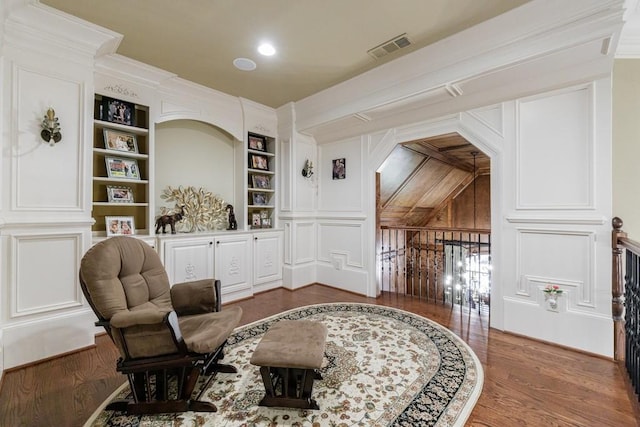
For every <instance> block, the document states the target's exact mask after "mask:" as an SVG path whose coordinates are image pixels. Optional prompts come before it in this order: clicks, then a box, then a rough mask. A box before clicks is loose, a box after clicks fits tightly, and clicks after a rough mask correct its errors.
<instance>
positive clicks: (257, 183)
mask: <svg viewBox="0 0 640 427" xmlns="http://www.w3.org/2000/svg"><path fill="white" fill-rule="evenodd" d="M251 180H252V181H253V183H252V184H253V188H259V189H261V190H269V189H271V180H270V179H269V177H268V176H267V175H253V176H252V177H251Z"/></svg>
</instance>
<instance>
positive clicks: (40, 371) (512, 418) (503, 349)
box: [0, 285, 640, 427]
mask: <svg viewBox="0 0 640 427" xmlns="http://www.w3.org/2000/svg"><path fill="white" fill-rule="evenodd" d="M324 302H364V303H370V304H380V305H386V306H392V307H397V308H400V309H404V310H407V311H411V312H413V313H416V314H419V315H422V316H425V317H428V318H430V319H432V320H434V321H436V322H438V323H440V324H442V325H444V326H446V327H448V328H449V329H451V330H452V331H453V332H455V333H456V334H457V335H459V336H460V337H462V338H463V339H464V340H465V341H466V342H467V343H468V344H469V346H470V347H471V348H472V349H473V350H474V352H475V353H476V354H477V355H478V358H479V359H480V361H481V362H482V365H483V367H484V375H485V379H484V388H483V391H482V395H481V396H480V399H479V401H478V403H477V405H476V407H475V408H474V410H473V412H472V414H471V417H470V418H469V422H468V423H467V425H468V426H498V427H501V426H505V427H506V426H508V427H511V426H598V427H599V426H616V427H620V426H637V425H640V424H638V421H637V420H638V412H637V411H638V410H637V405H636V404H634V403H632V400H630V397H629V395H628V394H627V389H626V384H625V379H624V377H623V375H622V373H621V372H620V370H619V368H618V365H617V364H615V363H614V362H612V361H609V360H605V359H602V358H599V357H595V356H590V355H586V354H582V353H579V352H574V351H571V350H567V349H563V348H560V347H557V346H553V345H549V344H544V343H540V342H537V341H533V340H530V339H527V338H523V337H518V336H515V335H511V334H506V333H502V332H500V331H496V330H493V329H489V328H488V325H487V323H488V319H487V316H486V314H485V315H482V316H481V315H479V313H478V312H477V311H473V312H472V313H471V314H469V313H468V312H467V311H466V309H463V310H460V309H459V308H457V307H455V308H453V309H451V308H450V307H446V306H441V305H434V304H431V303H429V304H427V303H425V302H421V301H418V300H415V299H412V298H410V297H401V296H394V295H389V294H385V295H383V296H382V297H380V298H377V299H373V298H366V297H362V296H358V295H354V294H351V293H348V292H343V291H340V290H336V289H333V288H328V287H325V286H321V285H313V286H308V287H306V288H303V289H300V290H297V291H295V292H291V291H287V290H284V289H276V290H273V291H269V292H265V293H263V294H260V295H257V296H255V297H254V298H251V299H248V300H244V301H240V302H238V303H234V304H232V305H238V306H241V307H242V308H243V309H244V314H243V317H242V323H243V324H245V323H249V322H252V321H254V320H258V319H261V318H264V317H266V316H270V315H273V314H276V313H279V312H281V311H284V310H287V309H290V308H295V307H299V306H303V305H307V304H318V303H324ZM117 357H118V354H117V351H116V350H115V347H114V346H113V344H112V343H111V341H110V340H109V338H108V337H107V336H105V335H100V336H98V337H97V340H96V346H95V347H93V348H90V349H87V350H83V351H79V352H76V353H73V354H70V355H66V356H62V357H59V358H56V359H53V360H49V361H46V362H42V363H39V364H36V365H32V366H29V367H26V368H23V369H19V370H15V371H11V372H8V373H6V374H5V376H4V379H3V382H2V385H1V388H0V426H7V427H8V426H11V427H13V426H29V427H34V426H56V427H57V426H81V425H82V424H83V423H84V422H85V421H86V419H87V418H88V417H89V416H90V415H91V414H92V413H93V411H94V410H95V409H96V408H97V407H98V405H99V404H100V403H102V401H103V400H104V399H106V398H107V397H108V396H109V395H110V394H111V393H112V392H113V390H115V389H116V387H118V386H119V385H120V384H122V383H123V382H124V377H123V376H121V375H119V374H118V373H117V372H116V371H115V360H116V359H117Z"/></svg>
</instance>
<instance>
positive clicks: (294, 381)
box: [250, 320, 327, 409]
mask: <svg viewBox="0 0 640 427" xmlns="http://www.w3.org/2000/svg"><path fill="white" fill-rule="evenodd" d="M326 338H327V327H326V326H325V325H323V324H322V323H320V322H313V321H309V320H281V321H279V322H276V323H275V324H274V325H273V326H272V327H271V328H269V330H268V331H267V333H266V334H264V337H262V339H261V340H260V342H259V343H258V346H257V347H256V349H255V351H254V352H253V355H252V356H251V361H250V363H251V364H253V365H256V366H260V374H261V375H262V382H263V383H264V389H265V396H264V398H263V399H262V400H261V401H260V406H282V407H286V408H302V409H320V407H319V406H318V404H317V403H316V401H315V400H313V399H312V398H311V392H312V389H313V380H315V379H322V376H321V375H320V373H319V372H318V371H317V370H318V369H320V367H321V366H322V359H323V357H324V348H325V341H326Z"/></svg>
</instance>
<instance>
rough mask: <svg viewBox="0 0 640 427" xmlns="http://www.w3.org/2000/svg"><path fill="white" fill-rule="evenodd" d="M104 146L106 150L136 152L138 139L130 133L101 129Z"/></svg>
mask: <svg viewBox="0 0 640 427" xmlns="http://www.w3.org/2000/svg"><path fill="white" fill-rule="evenodd" d="M102 133H103V135H104V148H106V149H107V150H115V151H125V152H127V153H137V152H138V139H137V138H136V136H135V135H134V134H132V133H127V132H120V131H117V130H113V129H103V131H102Z"/></svg>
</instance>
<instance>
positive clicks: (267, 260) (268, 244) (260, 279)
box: [253, 232, 282, 286]
mask: <svg viewBox="0 0 640 427" xmlns="http://www.w3.org/2000/svg"><path fill="white" fill-rule="evenodd" d="M253 260H254V267H253V268H254V270H253V275H254V276H253V277H254V285H260V284H262V283H269V282H277V281H279V280H282V233H280V232H264V233H255V234H254V235H253ZM277 285H278V286H280V283H278V284H277Z"/></svg>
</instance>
